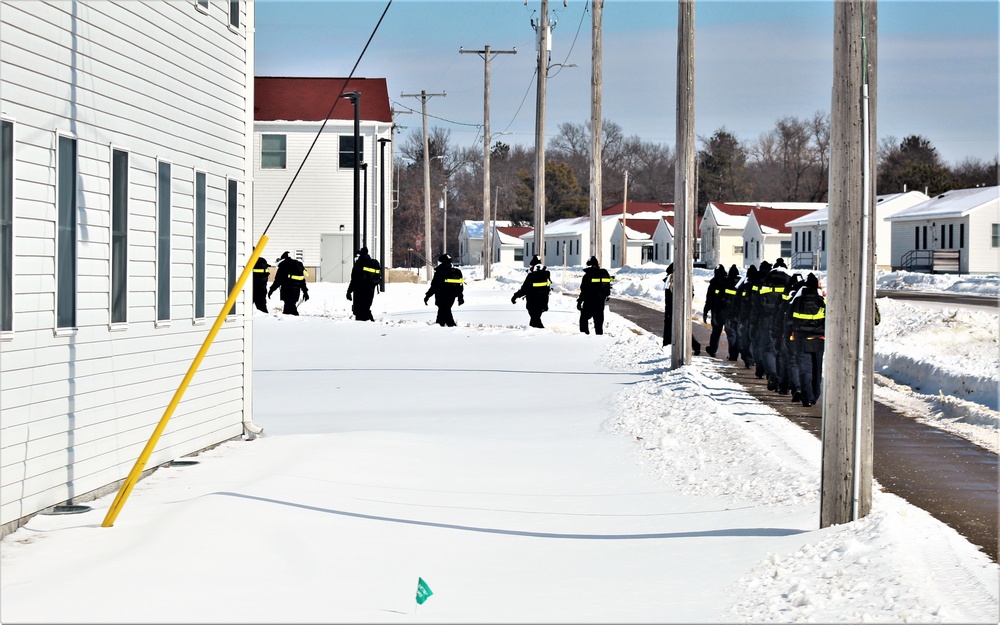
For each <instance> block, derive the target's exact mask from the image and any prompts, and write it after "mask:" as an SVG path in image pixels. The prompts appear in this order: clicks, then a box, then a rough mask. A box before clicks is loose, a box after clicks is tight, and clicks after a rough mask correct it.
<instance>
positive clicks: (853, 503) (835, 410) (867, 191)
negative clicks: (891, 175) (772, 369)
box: [820, 0, 878, 527]
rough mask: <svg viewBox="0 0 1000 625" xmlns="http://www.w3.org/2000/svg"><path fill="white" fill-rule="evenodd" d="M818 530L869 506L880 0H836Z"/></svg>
mask: <svg viewBox="0 0 1000 625" xmlns="http://www.w3.org/2000/svg"><path fill="white" fill-rule="evenodd" d="M833 9H834V24H833V33H834V34H833V37H834V39H833V67H834V72H833V106H832V108H831V115H830V246H829V248H828V249H829V251H828V254H829V263H828V264H827V267H829V271H828V273H827V278H826V279H827V285H826V292H827V306H826V335H827V336H835V337H837V340H836V341H827V345H826V355H825V357H824V360H825V362H826V363H827V364H828V366H827V367H826V370H825V371H824V372H823V386H824V391H823V393H822V395H821V397H820V399H821V400H822V401H823V436H822V441H823V456H822V462H821V474H822V478H821V489H820V490H821V492H820V527H829V526H831V525H839V524H841V523H847V522H850V521H854V520H857V519H859V518H861V517H864V516H866V515H867V514H868V513H869V512H870V511H871V497H872V445H873V438H874V435H873V429H872V421H873V416H872V415H873V412H874V399H873V389H872V374H873V362H872V359H873V350H874V347H873V339H874V327H873V324H872V322H871V319H872V316H873V314H874V311H873V303H872V302H873V301H874V296H875V292H874V258H873V256H872V250H873V249H874V232H875V228H874V223H875V221H874V220H875V211H874V205H875V201H874V199H875V159H874V158H872V146H873V145H875V141H876V136H877V135H876V133H875V111H876V106H875V103H876V98H875V95H876V77H877V71H876V69H877V66H878V63H877V60H878V54H877V53H878V31H877V24H878V3H876V2H865V1H863V0H846V1H844V2H835V3H833Z"/></svg>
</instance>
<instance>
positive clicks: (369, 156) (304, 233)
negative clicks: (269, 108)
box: [253, 120, 437, 275]
mask: <svg viewBox="0 0 1000 625" xmlns="http://www.w3.org/2000/svg"><path fill="white" fill-rule="evenodd" d="M320 125H321V122H315V123H306V122H256V123H255V124H254V133H253V164H254V211H255V212H254V240H255V241H256V240H259V238H260V236H261V235H262V234H264V228H266V227H267V225H268V223H269V222H271V218H272V217H274V221H273V222H271V226H270V228H269V229H268V231H267V237H268V239H269V240H268V243H267V249H266V250H265V252H264V256H265V258H267V259H268V260H269V262H270V263H271V264H274V260H275V259H276V258H278V256H280V255H281V253H282V252H284V251H288V252H289V253H290V254H291V255H292V256H295V254H296V250H302V262H303V263H304V264H305V265H306V267H313V268H315V267H319V266H320V260H321V257H320V256H321V254H320V242H321V240H322V236H321V235H323V234H330V233H336V232H346V233H349V234H351V235H352V236H353V232H354V169H353V168H343V169H342V168H340V167H339V162H340V137H341V136H351V137H353V136H354V122H353V121H352V122H350V123H345V122H343V121H333V120H331V121H330V122H328V123H327V125H326V127H325V128H323V133H322V135H321V136H320V137H319V139H318V140H316V133H317V132H319V129H320ZM360 132H361V137H362V139H363V142H364V150H363V151H362V152H361V160H362V162H365V163H368V185H367V192H368V202H367V207H368V208H367V221H366V223H367V235H368V236H367V243H368V249H369V250H370V251H371V253H372V255H373V256H375V257H377V256H378V247H379V238H378V237H379V234H380V222H379V219H380V204H379V200H380V199H381V198H380V190H381V189H380V184H381V183H380V178H381V174H380V172H379V166H380V164H381V163H380V161H381V158H380V155H381V151H382V150H381V149H380V147H379V144H378V140H379V139H389V138H391V136H390V127H389V126H388V125H387V124H375V123H372V122H365V121H362V122H361V123H360ZM262 134H279V135H285V137H286V140H285V150H286V156H285V168H284V169H271V168H268V169H261V167H260V143H261V139H260V137H261V135H262ZM314 140H315V141H316V144H315V146H313V148H312V152H311V153H310V152H309V148H310V146H311V145H312V144H313V141H314ZM384 152H385V170H386V171H385V196H386V197H385V200H386V203H387V204H389V203H390V202H391V201H392V188H393V182H392V150H391V149H390V147H389V146H388V145H387V146H386V148H385V150H384ZM307 153H309V156H308V159H306V154H307ZM303 160H305V163H304V164H303ZM300 166H301V168H302V169H301V171H300V172H299V167H300ZM296 172H299V173H298V177H297V178H296ZM364 178H365V176H364V172H362V173H361V184H362V190H361V200H362V203H363V202H364V194H365V187H364V184H365V179H364ZM293 179H294V180H295V182H294V184H292V180H293ZM290 185H291V186H290ZM286 192H287V196H286V195H285V194H286ZM282 198H284V201H283V202H282ZM279 203H280V210H278V209H279ZM275 210H278V213H277V215H276V216H275ZM364 212H365V209H364V204H362V221H363V222H364V221H365V220H364ZM341 226H343V230H341ZM362 232H364V224H363V225H362ZM391 242H392V210H389V207H387V210H386V237H385V243H386V245H385V251H386V266H388V267H391V266H392V244H391ZM435 247H437V245H435ZM310 273H312V274H313V275H315V274H316V272H315V271H313V272H310Z"/></svg>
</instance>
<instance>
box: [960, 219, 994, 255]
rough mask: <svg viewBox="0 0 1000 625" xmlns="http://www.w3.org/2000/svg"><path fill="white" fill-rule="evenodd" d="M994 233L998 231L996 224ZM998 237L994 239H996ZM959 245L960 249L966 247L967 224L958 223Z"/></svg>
mask: <svg viewBox="0 0 1000 625" xmlns="http://www.w3.org/2000/svg"><path fill="white" fill-rule="evenodd" d="M993 232H994V234H995V233H996V226H995V225H994V229H993ZM995 240H996V239H994V241H995ZM958 247H959V248H960V249H965V224H958Z"/></svg>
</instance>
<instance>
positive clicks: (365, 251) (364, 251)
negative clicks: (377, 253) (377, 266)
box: [358, 247, 368, 256]
mask: <svg viewBox="0 0 1000 625" xmlns="http://www.w3.org/2000/svg"><path fill="white" fill-rule="evenodd" d="M358 256H368V248H367V247H362V248H361V249H360V250H358Z"/></svg>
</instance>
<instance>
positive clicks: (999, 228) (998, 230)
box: [992, 224, 1000, 247]
mask: <svg viewBox="0 0 1000 625" xmlns="http://www.w3.org/2000/svg"><path fill="white" fill-rule="evenodd" d="M992 245H993V247H1000V224H993V243H992Z"/></svg>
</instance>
